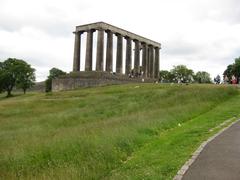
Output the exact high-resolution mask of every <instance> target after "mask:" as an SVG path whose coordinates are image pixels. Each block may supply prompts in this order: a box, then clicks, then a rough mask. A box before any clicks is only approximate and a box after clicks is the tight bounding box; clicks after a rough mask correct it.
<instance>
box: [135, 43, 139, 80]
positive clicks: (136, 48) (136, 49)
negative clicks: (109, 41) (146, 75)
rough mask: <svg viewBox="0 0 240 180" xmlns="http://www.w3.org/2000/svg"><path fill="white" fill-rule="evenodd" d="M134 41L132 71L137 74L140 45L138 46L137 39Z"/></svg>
mask: <svg viewBox="0 0 240 180" xmlns="http://www.w3.org/2000/svg"><path fill="white" fill-rule="evenodd" d="M134 43H135V52H134V71H135V74H137V75H138V74H139V71H140V67H139V64H140V47H139V41H138V40H134Z"/></svg>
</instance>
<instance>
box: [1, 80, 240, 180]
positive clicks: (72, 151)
mask: <svg viewBox="0 0 240 180" xmlns="http://www.w3.org/2000/svg"><path fill="white" fill-rule="evenodd" d="M239 107H240V95H239V90H238V89H237V88H235V87H230V86H214V85H189V86H185V85H183V86H177V85H173V86H171V85H159V84H130V85H121V86H106V87H98V88H85V89H79V90H75V91H66V92H57V93H51V94H47V95H45V94H40V93H29V94H26V95H19V96H16V97H13V98H4V97H3V95H1V96H0V179H15V178H20V179H35V178H37V179H66V178H67V179H171V178H172V177H174V175H175V174H176V172H177V171H178V169H179V168H180V167H181V165H183V164H184V162H185V161H186V160H187V159H188V158H189V157H190V155H191V153H192V152H193V151H194V150H195V149H196V148H197V147H198V145H200V143H201V142H202V141H203V140H205V139H206V138H207V137H209V136H210V135H212V134H213V133H214V132H209V129H211V128H213V127H216V126H217V125H219V124H220V123H222V122H223V121H225V120H226V119H228V118H231V117H234V116H235V117H238V115H239ZM179 124H181V126H179Z"/></svg>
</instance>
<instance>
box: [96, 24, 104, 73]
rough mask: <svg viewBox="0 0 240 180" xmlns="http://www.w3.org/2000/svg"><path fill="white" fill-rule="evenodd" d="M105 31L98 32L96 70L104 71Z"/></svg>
mask: <svg viewBox="0 0 240 180" xmlns="http://www.w3.org/2000/svg"><path fill="white" fill-rule="evenodd" d="M103 49H104V31H103V30H102V29H101V30H98V39H97V59H96V70H97V71H103Z"/></svg>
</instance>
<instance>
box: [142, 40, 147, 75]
mask: <svg viewBox="0 0 240 180" xmlns="http://www.w3.org/2000/svg"><path fill="white" fill-rule="evenodd" d="M142 47H143V48H142V71H143V77H145V78H146V77H147V72H148V69H147V64H148V63H147V45H146V44H145V43H142Z"/></svg>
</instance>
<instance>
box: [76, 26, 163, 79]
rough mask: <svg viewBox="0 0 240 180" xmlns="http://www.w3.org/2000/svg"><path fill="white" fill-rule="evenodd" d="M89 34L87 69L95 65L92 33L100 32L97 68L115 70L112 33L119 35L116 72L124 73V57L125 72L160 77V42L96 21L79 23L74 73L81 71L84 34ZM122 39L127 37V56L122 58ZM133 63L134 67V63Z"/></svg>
mask: <svg viewBox="0 0 240 180" xmlns="http://www.w3.org/2000/svg"><path fill="white" fill-rule="evenodd" d="M85 32H86V33H87V40H86V56H85V71H86V72H87V71H92V66H93V33H94V32H97V34H98V37H97V55H96V71H98V72H103V71H104V69H105V71H106V72H110V73H112V72H113V35H116V36H117V46H116V47H117V52H116V74H120V75H122V74H124V73H123V59H124V60H125V61H126V63H125V64H126V66H125V74H126V75H130V74H132V73H133V71H134V73H133V74H135V75H136V76H141V78H152V79H159V50H160V49H161V44H160V43H158V42H155V41H152V40H150V39H147V38H144V37H142V36H139V35H137V34H134V33H131V32H129V31H126V30H124V29H121V28H118V27H115V26H113V25H110V24H107V23H104V22H97V23H92V24H86V25H81V26H77V27H76V30H75V32H74V34H75V44H74V58H73V72H78V71H80V64H81V63H80V61H81V58H80V57H81V35H82V34H83V33H85ZM104 33H107V42H106V67H103V65H104V63H103V62H104ZM123 38H125V39H126V56H125V57H123ZM132 42H133V43H134V59H133V58H132ZM140 51H142V66H140ZM132 62H134V69H133V70H132V68H131V64H132Z"/></svg>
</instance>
